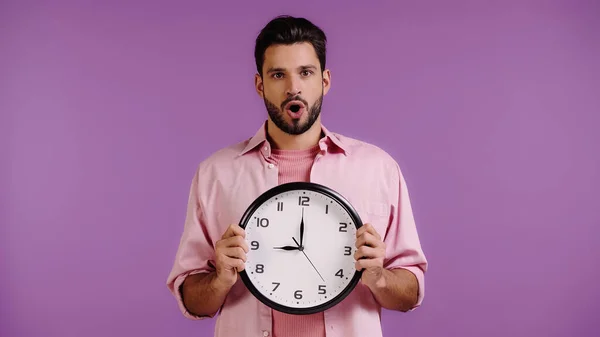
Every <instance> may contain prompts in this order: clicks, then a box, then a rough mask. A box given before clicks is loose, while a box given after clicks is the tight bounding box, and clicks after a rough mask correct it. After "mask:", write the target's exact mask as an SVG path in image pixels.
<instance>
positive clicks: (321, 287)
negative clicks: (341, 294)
mask: <svg viewBox="0 0 600 337" xmlns="http://www.w3.org/2000/svg"><path fill="white" fill-rule="evenodd" d="M326 293H327V291H326V290H325V285H324V284H321V285H319V294H321V295H322V294H326Z"/></svg>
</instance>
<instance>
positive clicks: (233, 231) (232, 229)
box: [222, 224, 246, 239]
mask: <svg viewBox="0 0 600 337" xmlns="http://www.w3.org/2000/svg"><path fill="white" fill-rule="evenodd" d="M233 236H241V237H246V231H245V230H244V229H243V228H242V227H240V226H239V225H236V224H231V225H229V227H227V230H226V231H225V233H223V237H222V239H227V238H230V237H233Z"/></svg>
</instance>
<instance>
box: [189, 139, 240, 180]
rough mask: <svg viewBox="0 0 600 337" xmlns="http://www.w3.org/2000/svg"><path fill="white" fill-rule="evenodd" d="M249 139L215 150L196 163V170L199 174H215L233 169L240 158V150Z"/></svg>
mask: <svg viewBox="0 0 600 337" xmlns="http://www.w3.org/2000/svg"><path fill="white" fill-rule="evenodd" d="M248 142H249V139H246V140H244V141H240V142H237V143H233V144H230V145H228V146H225V147H222V148H220V149H217V150H216V151H214V152H212V153H210V154H209V155H208V156H206V157H205V158H203V159H201V160H200V161H199V162H198V165H197V169H198V172H199V174H203V173H204V174H206V173H217V172H219V171H224V170H225V171H226V170H228V169H235V167H236V165H237V163H238V161H239V160H241V158H243V157H242V156H240V154H241V153H242V150H243V149H244V148H245V147H246V145H247V144H248Z"/></svg>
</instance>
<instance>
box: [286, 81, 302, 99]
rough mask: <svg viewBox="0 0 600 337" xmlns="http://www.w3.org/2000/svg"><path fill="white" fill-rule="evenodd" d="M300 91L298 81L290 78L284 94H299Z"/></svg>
mask: <svg viewBox="0 0 600 337" xmlns="http://www.w3.org/2000/svg"><path fill="white" fill-rule="evenodd" d="M301 93H302V92H301V91H300V83H299V81H298V80H297V79H295V78H290V79H289V80H288V83H287V90H286V94H287V95H288V96H290V97H294V96H297V95H300V94H301Z"/></svg>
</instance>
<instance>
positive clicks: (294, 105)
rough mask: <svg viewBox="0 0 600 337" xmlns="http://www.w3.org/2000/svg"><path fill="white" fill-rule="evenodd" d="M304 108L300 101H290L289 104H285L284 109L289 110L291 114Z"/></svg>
mask: <svg viewBox="0 0 600 337" xmlns="http://www.w3.org/2000/svg"><path fill="white" fill-rule="evenodd" d="M303 108H304V103H302V102H301V101H292V102H289V103H288V104H286V106H285V109H286V110H290V111H291V112H294V113H296V112H298V111H300V110H301V109H303Z"/></svg>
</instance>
